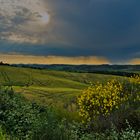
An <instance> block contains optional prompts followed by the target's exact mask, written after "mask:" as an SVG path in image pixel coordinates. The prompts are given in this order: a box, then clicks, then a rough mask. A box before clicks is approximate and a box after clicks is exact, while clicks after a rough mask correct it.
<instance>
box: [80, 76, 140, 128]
mask: <svg viewBox="0 0 140 140" xmlns="http://www.w3.org/2000/svg"><path fill="white" fill-rule="evenodd" d="M139 103H140V78H139V77H138V76H136V77H131V78H129V79H126V80H124V81H118V80H111V81H109V82H107V83H106V84H102V83H96V84H95V85H91V86H90V87H89V88H88V89H86V90H84V92H83V94H82V95H81V96H80V97H79V98H78V105H79V114H80V116H81V117H82V120H83V122H84V123H86V124H88V125H89V126H90V127H91V126H95V125H96V123H95V122H97V121H99V123H101V121H102V120H103V121H104V120H105V121H107V123H108V122H109V121H113V123H114V122H115V119H116V118H117V116H118V118H119V120H121V119H122V120H121V121H125V120H123V119H127V118H125V117H126V115H125V114H126V111H129V112H131V111H132V110H134V109H137V108H138V107H139ZM124 112H125V114H124ZM113 115H115V116H116V117H114V116H113ZM123 117H124V118H123ZM118 123H122V122H118Z"/></svg>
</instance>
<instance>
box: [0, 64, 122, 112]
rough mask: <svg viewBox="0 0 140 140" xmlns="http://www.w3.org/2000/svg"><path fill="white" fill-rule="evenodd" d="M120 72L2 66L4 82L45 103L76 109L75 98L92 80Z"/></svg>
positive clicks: (0, 79) (93, 81)
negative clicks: (102, 72) (86, 71)
mask: <svg viewBox="0 0 140 140" xmlns="http://www.w3.org/2000/svg"><path fill="white" fill-rule="evenodd" d="M116 77H118V78H120V77H119V76H112V75H103V74H92V73H74V72H63V71H53V70H37V69H31V68H19V67H10V66H0V85H1V86H12V87H13V89H14V90H15V91H16V92H17V93H20V94H22V95H24V96H25V97H26V98H27V99H29V100H32V101H34V102H37V103H39V104H42V105H50V104H51V105H55V106H57V108H64V109H66V110H68V111H71V112H73V111H74V110H75V108H76V106H75V99H76V97H77V96H78V95H80V94H81V93H82V90H83V89H85V88H87V87H88V86H89V84H90V83H91V82H92V83H95V82H98V81H102V82H104V81H107V80H109V79H112V78H116Z"/></svg>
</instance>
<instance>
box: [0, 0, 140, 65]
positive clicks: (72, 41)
mask: <svg viewBox="0 0 140 140" xmlns="http://www.w3.org/2000/svg"><path fill="white" fill-rule="evenodd" d="M139 38H140V1H139V0H123V1H122V0H0V59H1V60H2V61H6V62H9V63H42V64H47V63H68V64H72V63H74V64H106V63H111V64H130V63H131V64H140V39H139Z"/></svg>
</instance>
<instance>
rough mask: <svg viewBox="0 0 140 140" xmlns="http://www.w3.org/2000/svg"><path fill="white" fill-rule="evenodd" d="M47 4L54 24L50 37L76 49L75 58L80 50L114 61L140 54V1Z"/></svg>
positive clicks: (90, 0) (61, 0) (62, 0)
mask: <svg viewBox="0 0 140 140" xmlns="http://www.w3.org/2000/svg"><path fill="white" fill-rule="evenodd" d="M49 4H50V5H51V6H52V7H51V8H52V9H53V12H54V17H53V18H54V19H53V20H54V21H55V23H56V24H55V25H54V28H55V30H54V31H53V33H54V35H56V36H62V37H61V38H65V40H67V42H69V43H70V44H72V43H73V46H74V47H75V48H79V53H78V54H77V55H81V54H80V49H81V50H85V52H86V53H87V52H89V54H90V55H91V51H92V53H93V55H94V54H97V55H104V56H106V57H109V58H111V59H112V60H117V59H124V58H125V59H128V58H129V57H132V56H133V57H134V54H135V52H137V51H140V47H139V46H140V40H139V36H140V17H139V14H140V1H138V0H134V1H132V0H123V1H122V0H71V1H70V0H59V1H57V0H53V1H51V0H49ZM57 23H60V24H58V25H57ZM58 38H60V37H58ZM73 51H74V50H73ZM122 52H123V53H122ZM137 57H140V56H139V55H137Z"/></svg>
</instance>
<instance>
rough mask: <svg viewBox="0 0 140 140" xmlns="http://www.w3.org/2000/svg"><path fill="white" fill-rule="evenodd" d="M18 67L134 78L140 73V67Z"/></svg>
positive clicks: (37, 65)
mask: <svg viewBox="0 0 140 140" xmlns="http://www.w3.org/2000/svg"><path fill="white" fill-rule="evenodd" d="M13 66H16V67H28V68H35V69H48V70H59V71H69V72H79V73H80V72H86V73H99V74H112V75H120V76H133V75H136V74H139V73H140V65H56V64H54V65H41V64H14V65H13Z"/></svg>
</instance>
